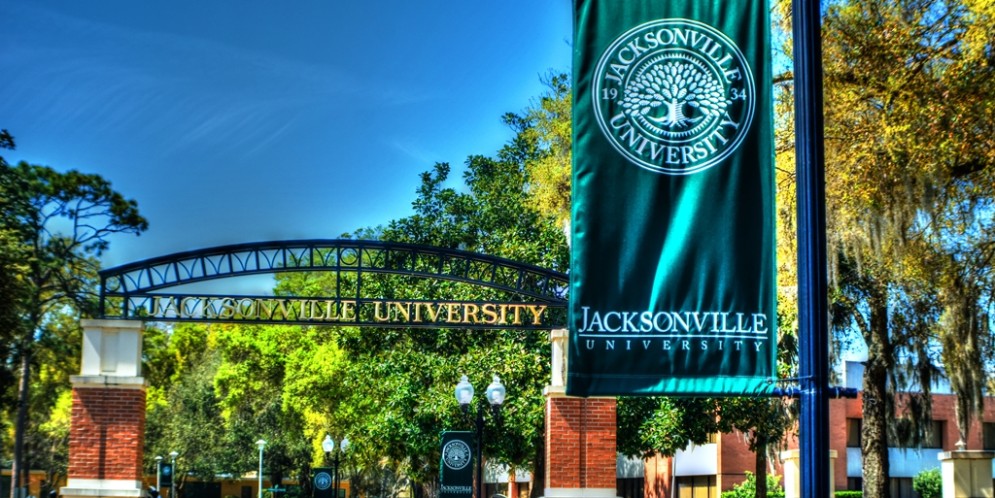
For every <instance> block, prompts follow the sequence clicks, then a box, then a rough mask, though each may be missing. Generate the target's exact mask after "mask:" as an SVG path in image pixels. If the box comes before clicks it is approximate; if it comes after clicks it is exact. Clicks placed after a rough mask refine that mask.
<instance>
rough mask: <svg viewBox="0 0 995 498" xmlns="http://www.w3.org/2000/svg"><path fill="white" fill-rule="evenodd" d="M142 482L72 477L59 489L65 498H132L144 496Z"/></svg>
mask: <svg viewBox="0 0 995 498" xmlns="http://www.w3.org/2000/svg"><path fill="white" fill-rule="evenodd" d="M143 493H144V490H143V489H142V481H133V480H129V479H77V478H72V477H70V478H69V479H68V481H67V482H66V487H64V488H60V489H59V494H60V495H62V496H63V497H72V496H81V497H86V498H94V497H109V498H130V497H137V496H142V495H143Z"/></svg>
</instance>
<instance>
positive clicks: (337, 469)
mask: <svg viewBox="0 0 995 498" xmlns="http://www.w3.org/2000/svg"><path fill="white" fill-rule="evenodd" d="M334 464H335V469H334V470H333V474H334V477H333V478H332V482H334V483H335V484H334V486H335V498H339V451H338V450H335V462H334Z"/></svg>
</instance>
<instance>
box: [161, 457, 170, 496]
mask: <svg viewBox="0 0 995 498" xmlns="http://www.w3.org/2000/svg"><path fill="white" fill-rule="evenodd" d="M171 487H173V464H171V463H163V464H161V465H160V466H159V491H162V488H171Z"/></svg>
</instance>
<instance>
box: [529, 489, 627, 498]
mask: <svg viewBox="0 0 995 498" xmlns="http://www.w3.org/2000/svg"><path fill="white" fill-rule="evenodd" d="M543 495H544V496H545V498H618V491H617V490H616V489H615V488H546V489H545V492H544V493H543Z"/></svg>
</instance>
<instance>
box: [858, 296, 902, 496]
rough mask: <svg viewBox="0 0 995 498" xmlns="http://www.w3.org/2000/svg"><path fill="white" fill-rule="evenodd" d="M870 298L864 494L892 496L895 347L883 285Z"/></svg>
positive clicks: (862, 439) (863, 435)
mask: <svg viewBox="0 0 995 498" xmlns="http://www.w3.org/2000/svg"><path fill="white" fill-rule="evenodd" d="M871 293H872V296H871V297H870V298H869V299H868V305H869V307H870V330H868V331H865V334H864V340H865V342H866V343H867V362H866V364H865V366H864V392H863V421H862V430H861V434H860V450H861V455H862V457H863V463H862V470H863V476H864V498H890V489H889V486H888V477H889V468H888V467H889V462H888V418H889V415H890V414H889V413H888V412H889V410H888V407H889V405H890V403H888V393H887V381H888V369H889V368H890V367H891V364H892V361H893V356H894V348H893V347H892V345H891V340H890V338H889V337H888V306H887V298H886V296H885V291H884V289H883V286H882V285H875V287H874V289H873V290H872V292H871Z"/></svg>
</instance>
